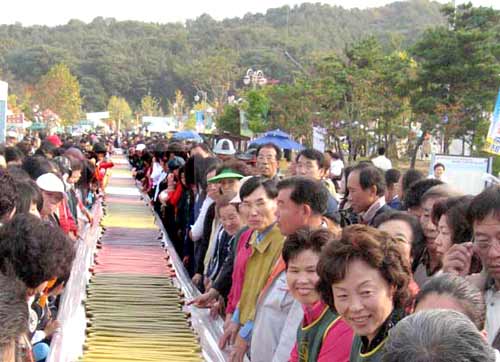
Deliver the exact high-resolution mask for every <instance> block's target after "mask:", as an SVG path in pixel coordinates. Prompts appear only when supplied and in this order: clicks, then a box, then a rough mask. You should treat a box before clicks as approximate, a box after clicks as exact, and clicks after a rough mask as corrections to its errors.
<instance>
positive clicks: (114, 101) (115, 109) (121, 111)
mask: <svg viewBox="0 0 500 362" xmlns="http://www.w3.org/2000/svg"><path fill="white" fill-rule="evenodd" d="M108 112H109V117H110V118H111V120H112V121H114V122H116V128H117V130H118V131H120V130H121V127H122V123H123V125H124V126H125V127H126V128H128V127H129V126H130V120H131V119H132V110H131V109H130V106H129V104H128V102H127V100H126V99H125V98H121V97H117V96H112V97H111V98H110V99H109V102H108Z"/></svg>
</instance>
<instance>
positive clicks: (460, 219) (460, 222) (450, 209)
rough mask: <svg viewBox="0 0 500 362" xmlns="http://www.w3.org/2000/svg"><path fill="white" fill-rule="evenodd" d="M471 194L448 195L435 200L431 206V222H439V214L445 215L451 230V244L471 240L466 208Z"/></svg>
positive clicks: (470, 227)
mask: <svg viewBox="0 0 500 362" xmlns="http://www.w3.org/2000/svg"><path fill="white" fill-rule="evenodd" d="M471 201H472V196H459V197H449V198H446V199H441V200H438V201H436V203H435V204H434V206H433V207H432V214H431V215H432V222H433V223H434V225H437V224H438V223H439V219H441V216H443V215H446V218H447V219H448V227H449V228H450V231H451V235H450V238H451V241H452V242H453V244H462V243H466V242H469V241H471V240H472V224H470V223H469V222H468V221H467V210H468V209H469V205H470V203H471Z"/></svg>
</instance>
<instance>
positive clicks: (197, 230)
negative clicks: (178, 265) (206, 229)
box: [190, 197, 213, 242]
mask: <svg viewBox="0 0 500 362" xmlns="http://www.w3.org/2000/svg"><path fill="white" fill-rule="evenodd" d="M212 203H213V200H212V199H211V198H209V197H207V198H206V199H205V200H204V201H203V204H202V205H201V210H200V214H199V215H198V218H197V219H196V221H195V222H194V225H193V226H192V227H191V231H190V236H191V240H193V241H195V242H196V241H198V240H200V239H201V237H202V236H203V224H204V222H205V216H206V214H207V211H208V208H209V207H210V205H212Z"/></svg>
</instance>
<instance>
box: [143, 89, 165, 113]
mask: <svg viewBox="0 0 500 362" xmlns="http://www.w3.org/2000/svg"><path fill="white" fill-rule="evenodd" d="M139 113H140V114H141V115H142V116H153V117H155V116H160V115H161V114H162V111H161V108H160V102H159V101H158V99H156V98H154V97H152V96H151V94H148V95H147V96H144V97H142V99H141V108H140V110H139Z"/></svg>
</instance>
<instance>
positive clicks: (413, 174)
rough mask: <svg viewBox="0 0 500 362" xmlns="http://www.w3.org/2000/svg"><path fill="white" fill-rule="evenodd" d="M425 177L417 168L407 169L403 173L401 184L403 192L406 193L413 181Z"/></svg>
mask: <svg viewBox="0 0 500 362" xmlns="http://www.w3.org/2000/svg"><path fill="white" fill-rule="evenodd" d="M423 178H424V174H423V173H422V172H420V171H419V170H417V169H414V168H411V169H409V170H408V171H406V172H405V173H404V175H403V179H402V180H401V185H402V190H401V191H402V192H403V194H406V192H407V191H408V189H409V188H410V186H411V185H412V184H413V183H415V182H417V181H418V180H421V179H423Z"/></svg>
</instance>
